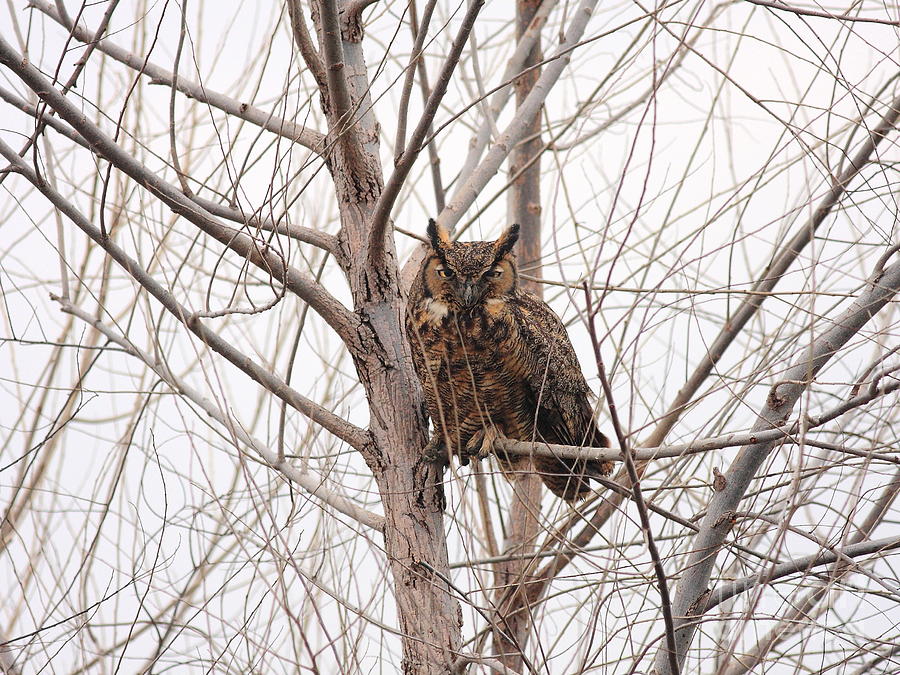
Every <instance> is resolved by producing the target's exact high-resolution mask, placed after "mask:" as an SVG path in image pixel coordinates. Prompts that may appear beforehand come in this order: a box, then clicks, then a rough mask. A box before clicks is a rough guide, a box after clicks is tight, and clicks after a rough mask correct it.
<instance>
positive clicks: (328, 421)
mask: <svg viewBox="0 0 900 675" xmlns="http://www.w3.org/2000/svg"><path fill="white" fill-rule="evenodd" d="M6 47H8V45H6V43H5V41H4V40H3V38H2V37H0V55H2V54H3V53H5V51H4V50H5V48H6ZM0 155H3V156H4V157H5V158H6V159H7V160H8V161H9V162H10V163H12V164H15V165H17V166H18V167H19V168H20V170H21V171H22V173H23V175H24V176H25V177H26V178H27V179H28V180H29V182H31V184H32V185H34V186H35V187H36V188H37V189H38V190H39V191H40V192H41V193H42V194H43V195H44V196H46V197H47V199H48V200H49V201H50V202H51V203H52V204H53V205H54V206H55V207H56V208H58V209H59V210H60V211H62V212H63V213H64V214H65V215H66V216H67V217H68V218H69V220H71V221H72V222H73V223H75V225H77V226H78V228H79V229H81V230H82V231H83V232H84V233H85V234H87V235H88V236H89V237H90V238H91V239H93V240H94V242H95V243H97V244H98V245H99V246H100V247H101V248H103V249H104V250H105V251H106V252H107V253H108V254H109V255H110V257H111V258H112V259H113V260H115V261H116V262H117V263H119V265H121V266H122V268H124V269H125V270H126V271H127V272H128V273H129V274H130V275H131V276H132V277H133V278H134V279H135V281H137V282H138V283H139V284H140V285H141V286H142V287H143V288H144V289H146V290H147V292H148V293H150V294H151V295H152V296H153V297H155V298H156V299H157V300H158V301H159V302H160V303H161V304H162V306H163V307H165V308H166V310H168V311H169V312H170V313H171V314H172V315H174V316H175V318H177V319H178V320H179V321H180V322H181V323H183V324H184V325H185V327H186V328H187V329H188V330H190V331H191V332H192V333H194V334H195V335H196V336H197V337H198V338H200V340H201V341H202V342H203V343H205V344H207V345H208V346H209V347H210V348H211V349H213V351H215V352H218V353H219V354H221V355H222V356H224V357H225V358H226V359H227V360H228V361H230V362H231V363H232V364H234V365H235V366H237V367H238V368H239V369H240V370H242V371H243V372H244V373H246V374H247V375H249V376H250V377H251V378H252V379H254V380H256V381H257V382H259V383H260V384H261V385H262V386H263V387H265V388H266V389H268V390H269V391H271V392H272V393H273V394H275V395H276V396H278V397H279V398H280V399H282V400H283V401H286V402H287V403H288V404H289V405H290V406H291V407H293V408H294V409H296V410H297V411H299V412H301V413H303V414H304V415H306V416H307V417H308V418H309V419H311V420H312V421H314V422H316V423H317V424H319V425H321V426H322V427H324V428H325V429H327V430H328V431H330V432H331V433H333V434H334V435H335V436H337V437H338V438H340V439H342V440H344V441H346V442H347V443H349V444H350V445H351V446H353V447H354V448H356V449H362V448H364V447H365V446H366V445H367V444H368V442H369V435H368V434H367V433H366V432H365V431H364V430H363V429H360V428H359V427H357V426H355V425H353V424H351V423H350V422H348V421H347V420H345V419H343V418H342V417H339V416H338V415H335V414H334V413H333V412H331V411H330V410H327V409H326V408H323V407H322V406H320V405H319V404H318V403H316V402H315V401H312V400H310V399H308V398H306V397H305V396H303V395H302V394H300V393H299V392H298V391H296V390H294V389H292V388H290V387H288V386H287V385H285V384H284V381H283V380H281V379H280V378H278V377H277V376H275V375H274V374H273V373H271V372H270V371H268V370H266V369H265V368H263V367H262V366H260V365H259V364H257V363H256V362H255V361H253V360H251V359H250V358H249V357H247V355H245V354H243V353H241V352H240V351H239V350H237V349H236V348H235V347H234V346H233V345H232V344H231V343H230V342H229V341H228V340H225V339H224V338H222V337H221V336H220V335H219V334H218V333H216V332H215V331H213V330H211V329H210V328H208V327H207V326H206V325H205V324H204V323H203V322H202V321H200V320H199V319H197V318H193V313H192V312H191V311H190V310H189V309H188V308H186V307H184V306H183V305H181V303H179V302H178V300H177V299H176V298H175V297H174V296H173V295H172V294H171V293H170V292H169V291H167V290H166V289H165V288H164V287H163V286H162V285H161V284H159V283H158V282H157V281H156V280H155V279H153V278H152V277H151V276H150V275H149V274H147V272H146V271H145V270H144V268H143V267H142V266H141V265H140V263H138V262H137V261H136V260H134V259H133V258H132V257H131V256H129V255H128V254H127V253H126V252H125V251H124V250H122V249H121V248H120V247H119V246H118V245H116V244H115V243H114V242H113V241H112V240H111V239H110V238H109V237H105V236H103V234H102V233H101V232H100V230H99V229H97V228H96V227H94V226H93V225H92V224H91V223H90V222H89V221H88V220H87V219H86V218H85V217H84V216H83V215H82V214H81V212H80V211H78V210H77V209H75V207H74V206H72V204H71V203H70V202H69V201H68V200H66V199H65V197H63V196H62V195H61V194H59V193H58V192H57V191H56V190H54V189H53V188H52V187H50V185H49V184H48V183H47V182H46V181H42V180H40V179H39V178H38V176H37V175H36V174H35V173H34V171H33V170H32V169H31V167H30V166H28V165H27V164H26V163H25V162H24V161H23V160H22V159H21V158H20V157H19V156H18V155H17V154H16V152H15V151H14V150H13V149H12V148H11V147H9V146H8V145H7V144H6V143H4V142H3V141H2V140H0Z"/></svg>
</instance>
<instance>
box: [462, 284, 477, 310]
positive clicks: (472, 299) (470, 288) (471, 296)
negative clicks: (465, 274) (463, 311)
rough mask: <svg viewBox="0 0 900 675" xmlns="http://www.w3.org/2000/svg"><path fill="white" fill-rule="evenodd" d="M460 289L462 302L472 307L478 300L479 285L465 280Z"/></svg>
mask: <svg viewBox="0 0 900 675" xmlns="http://www.w3.org/2000/svg"><path fill="white" fill-rule="evenodd" d="M460 291H461V293H460V297H461V299H462V304H463V305H465V306H466V307H472V306H474V305H475V303H476V302H478V287H477V286H476V285H475V283H474V282H471V281H464V282H463V285H462V288H461V289H460Z"/></svg>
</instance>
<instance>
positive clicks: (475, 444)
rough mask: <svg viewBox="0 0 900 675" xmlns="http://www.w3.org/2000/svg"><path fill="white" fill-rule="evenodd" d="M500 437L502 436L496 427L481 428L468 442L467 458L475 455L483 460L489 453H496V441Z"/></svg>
mask: <svg viewBox="0 0 900 675" xmlns="http://www.w3.org/2000/svg"><path fill="white" fill-rule="evenodd" d="M498 438H500V434H499V433H498V432H497V430H496V429H495V428H494V427H488V428H487V429H479V430H478V431H476V432H475V434H474V435H473V436H472V438H470V439H469V442H468V443H466V452H465V456H466V457H467V458H468V457H474V458H475V459H477V460H479V461H481V460H482V459H484V458H486V457H487V456H488V455H492V454H493V453H494V442H495V441H496V440H497V439H498Z"/></svg>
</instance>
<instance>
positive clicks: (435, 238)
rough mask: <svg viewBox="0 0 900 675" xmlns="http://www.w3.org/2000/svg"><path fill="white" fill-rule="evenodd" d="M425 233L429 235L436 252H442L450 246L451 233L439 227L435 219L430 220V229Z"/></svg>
mask: <svg viewBox="0 0 900 675" xmlns="http://www.w3.org/2000/svg"><path fill="white" fill-rule="evenodd" d="M425 232H426V233H427V234H428V241H430V242H431V248H433V249H434V250H436V251H440V250H441V249H443V248H445V247H446V246H449V245H450V233H449V232H447V230H446V228H444V227H442V226H440V225H438V224H437V222H435V220H434V218H429V219H428V229H426V230H425Z"/></svg>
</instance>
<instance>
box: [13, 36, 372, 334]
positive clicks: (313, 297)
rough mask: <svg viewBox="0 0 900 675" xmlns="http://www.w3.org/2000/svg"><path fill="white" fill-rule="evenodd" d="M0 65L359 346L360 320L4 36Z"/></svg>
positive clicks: (109, 154) (122, 166) (112, 160)
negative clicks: (204, 201)
mask: <svg viewBox="0 0 900 675" xmlns="http://www.w3.org/2000/svg"><path fill="white" fill-rule="evenodd" d="M0 63H2V64H4V65H5V66H7V67H8V68H9V69H10V70H12V71H13V72H14V73H16V75H18V76H19V77H20V78H21V79H22V81H23V82H25V84H26V85H28V86H29V87H30V88H31V90H32V91H34V92H36V93H38V95H39V96H40V97H41V98H42V99H43V100H44V101H46V102H47V103H48V104H49V105H50V106H51V107H52V108H53V109H54V110H56V111H57V113H58V114H59V116H60V117H61V118H62V119H64V120H65V121H66V122H68V123H69V124H70V125H71V126H72V127H73V128H74V129H75V130H76V131H77V132H78V133H79V134H81V136H82V137H83V138H84V139H85V140H86V141H87V142H88V143H90V145H91V147H92V148H93V149H94V150H95V151H96V152H98V153H99V154H101V155H102V156H103V157H104V158H105V159H107V160H108V161H109V162H110V163H111V164H112V165H114V166H115V167H116V168H118V169H119V170H120V171H123V172H124V173H126V174H128V175H129V176H131V177H132V178H134V179H135V180H136V181H138V183H139V184H141V185H143V186H144V187H146V188H147V189H148V190H150V191H151V192H153V193H154V194H156V195H157V196H158V197H159V198H160V199H162V200H163V201H164V202H165V203H166V204H168V206H169V207H170V208H171V209H172V210H173V211H174V212H175V213H178V214H179V215H181V216H183V217H185V218H187V219H188V220H189V221H190V222H192V223H194V224H195V225H197V226H198V227H199V228H200V229H201V230H203V231H204V232H206V233H207V234H208V235H210V236H212V237H213V238H215V239H216V240H218V241H219V242H221V243H222V244H224V245H226V246H227V247H229V248H230V249H231V250H233V251H235V252H236V253H238V254H239V255H241V256H243V257H245V258H247V259H248V260H249V261H250V262H251V263H253V264H254V265H256V266H257V267H259V268H261V269H263V270H265V271H267V272H269V273H271V274H272V275H273V276H274V277H275V278H277V279H279V280H280V281H281V282H282V283H284V284H285V286H287V287H288V288H289V289H290V290H291V291H292V292H294V293H296V294H297V295H298V296H299V297H301V298H303V300H305V301H306V302H308V303H309V304H310V306H311V307H312V308H313V309H314V310H316V312H318V314H319V315H320V316H321V317H322V318H323V319H325V321H327V322H328V324H329V325H330V326H331V327H332V328H333V329H334V330H335V331H336V332H337V333H338V335H339V336H341V338H342V339H343V340H344V341H345V343H346V344H348V345H353V344H355V341H356V338H357V335H356V328H355V327H356V325H357V320H356V318H355V317H354V315H353V314H352V313H350V312H349V311H348V310H347V309H346V308H345V307H344V306H343V305H341V303H339V302H338V301H337V300H335V299H334V297H333V296H331V294H329V293H328V292H327V291H326V290H325V289H324V288H323V287H322V285H321V284H317V283H316V282H315V281H314V280H313V279H311V278H310V277H309V276H308V275H306V274H303V273H301V272H299V271H298V270H296V269H294V268H293V267H291V266H289V265H287V264H285V262H284V261H283V259H282V257H281V256H280V255H279V254H278V253H277V252H276V251H274V250H272V249H271V248H270V247H269V246H267V245H265V244H264V243H262V242H260V241H258V240H256V239H254V238H253V237H250V236H249V235H247V234H245V233H243V232H240V231H238V230H235V229H233V228H230V227H225V226H224V225H223V224H221V223H219V222H218V221H217V220H216V219H215V218H213V217H212V216H211V215H210V214H209V213H207V212H206V211H205V210H204V209H203V208H201V207H200V206H199V205H198V204H197V203H196V202H195V201H193V200H191V199H190V198H189V197H187V196H185V195H184V194H182V193H181V191H180V190H178V189H177V188H176V187H175V186H173V185H171V184H169V183H167V182H165V181H164V180H162V178H160V177H159V175H158V174H156V173H155V172H153V171H150V170H148V169H147V168H146V167H145V166H144V165H142V164H141V163H140V162H139V161H138V160H137V159H135V158H134V157H133V156H132V155H131V154H130V153H128V152H126V151H124V150H122V149H121V148H120V147H119V146H118V145H117V144H116V143H115V141H113V140H112V139H111V138H109V137H108V136H106V135H105V134H104V133H103V132H102V131H101V130H100V129H99V128H98V127H97V126H96V125H94V124H93V123H91V122H90V121H88V120H87V118H86V117H85V116H84V115H83V114H82V113H81V111H80V110H79V109H78V108H77V107H75V106H74V105H73V104H72V103H71V102H70V101H69V100H67V99H66V97H65V96H63V95H62V94H60V93H59V92H58V91H57V90H56V89H55V88H54V87H52V86H51V85H50V83H49V82H48V81H47V79H46V78H45V77H44V76H43V75H41V73H40V72H39V71H38V70H37V69H36V68H35V67H34V66H32V65H31V64H30V63H28V61H27V60H24V59H22V57H21V56H20V55H18V54H17V53H16V52H15V50H14V49H12V47H10V45H9V44H8V43H7V42H6V41H5V40H4V39H3V38H2V37H0Z"/></svg>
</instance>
